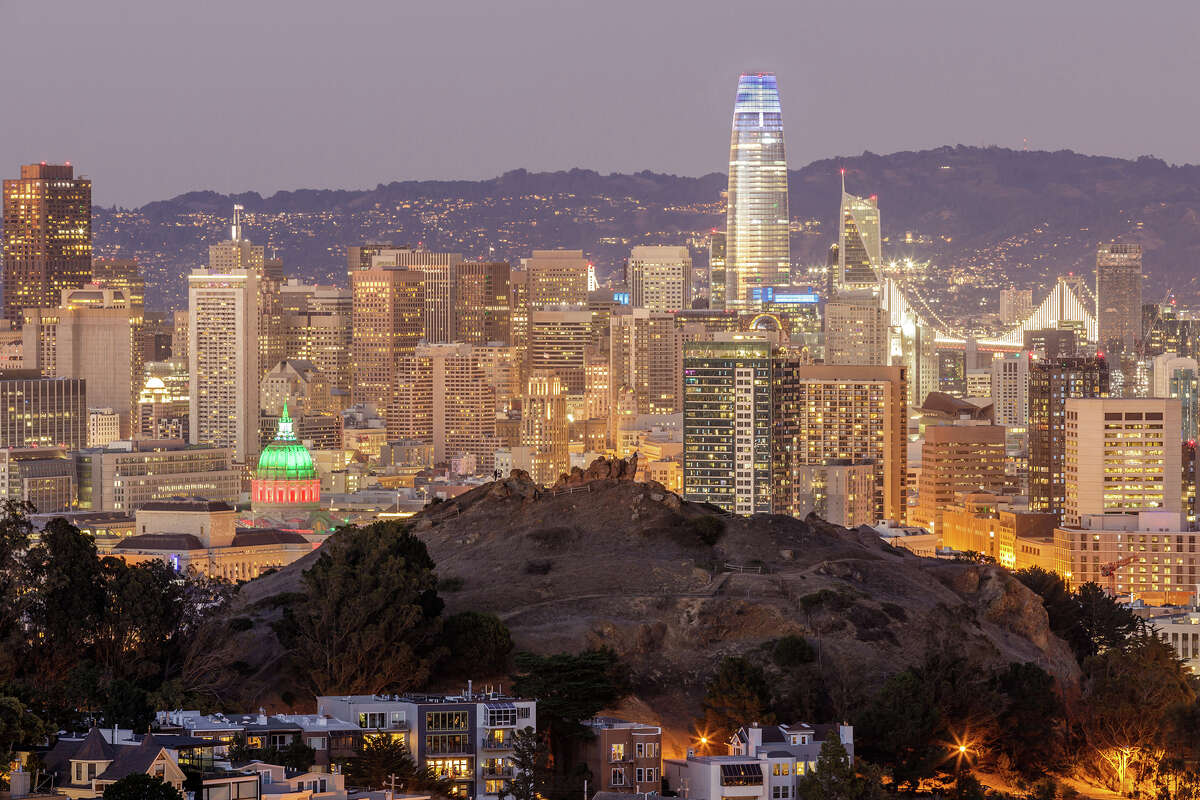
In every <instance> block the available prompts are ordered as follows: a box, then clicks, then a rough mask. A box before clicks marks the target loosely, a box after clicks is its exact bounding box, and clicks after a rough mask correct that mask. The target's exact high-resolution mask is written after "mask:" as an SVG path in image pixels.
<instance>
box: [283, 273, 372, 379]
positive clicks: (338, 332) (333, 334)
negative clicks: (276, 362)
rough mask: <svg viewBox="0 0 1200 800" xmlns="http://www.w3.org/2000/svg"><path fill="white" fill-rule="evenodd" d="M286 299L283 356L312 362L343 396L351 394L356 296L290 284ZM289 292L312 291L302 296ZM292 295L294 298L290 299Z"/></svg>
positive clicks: (334, 289)
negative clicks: (354, 301) (354, 304)
mask: <svg viewBox="0 0 1200 800" xmlns="http://www.w3.org/2000/svg"><path fill="white" fill-rule="evenodd" d="M288 284H289V285H288V286H285V287H284V291H283V292H282V293H281V295H282V297H283V298H284V301H283V302H284V316H283V331H284V357H285V358H289V359H300V360H304V361H310V362H312V364H313V366H315V367H316V368H317V369H318V370H320V372H321V374H322V375H324V376H325V377H326V378H327V379H328V380H329V385H330V388H331V389H332V390H336V393H337V394H338V395H339V396H340V397H343V398H345V397H347V396H348V395H349V394H350V389H351V385H352V383H353V379H352V377H351V363H352V356H351V354H352V352H353V348H354V328H353V319H354V311H353V296H352V294H351V292H350V290H348V289H342V288H340V287H337V286H307V287H306V286H303V285H302V284H299V283H298V282H296V281H294V280H293V281H289V282H288ZM289 289H291V290H296V289H309V290H311V292H309V293H304V294H301V293H299V292H297V291H292V292H289ZM289 294H292V295H293V296H292V297H291V298H289Z"/></svg>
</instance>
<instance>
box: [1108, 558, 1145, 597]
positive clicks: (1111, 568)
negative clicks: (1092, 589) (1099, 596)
mask: <svg viewBox="0 0 1200 800" xmlns="http://www.w3.org/2000/svg"><path fill="white" fill-rule="evenodd" d="M1136 560H1137V559H1136V558H1135V557H1134V556H1125V557H1124V558H1119V559H1117V560H1116V561H1113V562H1111V563H1109V564H1101V565H1100V574H1101V575H1103V576H1104V577H1105V578H1108V596H1109V597H1116V596H1117V571H1118V570H1120V569H1121V567H1127V566H1129V565H1130V564H1132V563H1133V562H1134V561H1136Z"/></svg>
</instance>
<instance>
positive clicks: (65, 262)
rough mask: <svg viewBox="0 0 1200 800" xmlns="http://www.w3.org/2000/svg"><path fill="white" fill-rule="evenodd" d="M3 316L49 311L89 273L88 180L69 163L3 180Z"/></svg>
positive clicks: (25, 168)
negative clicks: (38, 310) (46, 309)
mask: <svg viewBox="0 0 1200 800" xmlns="http://www.w3.org/2000/svg"><path fill="white" fill-rule="evenodd" d="M3 222H4V224H3V231H4V247H3V250H4V318H5V319H7V320H9V321H10V322H13V323H16V324H20V322H21V315H22V311H23V310H24V309H26V308H49V307H52V306H54V305H56V304H57V303H58V300H59V297H61V296H62V291H63V289H73V288H76V287H79V286H83V285H84V284H85V283H87V282H88V280H89V278H90V277H91V274H92V182H91V180H89V179H87V178H82V177H80V178H77V177H75V169H74V167H72V166H71V165H70V164H46V163H42V164H25V165H22V166H21V177H19V178H14V179H6V180H5V181H4V210H3Z"/></svg>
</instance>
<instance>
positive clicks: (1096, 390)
mask: <svg viewBox="0 0 1200 800" xmlns="http://www.w3.org/2000/svg"><path fill="white" fill-rule="evenodd" d="M1108 378H1109V374H1108V364H1107V362H1105V360H1104V359H1103V358H1058V359H1044V360H1038V361H1035V362H1034V363H1033V365H1032V366H1031V367H1030V370H1029V509H1030V510H1031V511H1041V512H1046V513H1051V514H1062V513H1063V508H1064V503H1065V501H1066V491H1067V488H1066V482H1065V478H1064V474H1063V459H1064V457H1065V452H1066V451H1065V446H1066V439H1067V398H1071V397H1107V396H1108V386H1109V383H1108Z"/></svg>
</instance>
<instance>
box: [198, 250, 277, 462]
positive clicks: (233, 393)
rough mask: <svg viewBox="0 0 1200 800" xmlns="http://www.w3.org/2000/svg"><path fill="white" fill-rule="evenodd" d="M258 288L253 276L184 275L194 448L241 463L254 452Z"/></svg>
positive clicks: (203, 272) (200, 272)
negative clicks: (224, 451)
mask: <svg viewBox="0 0 1200 800" xmlns="http://www.w3.org/2000/svg"><path fill="white" fill-rule="evenodd" d="M258 303H259V285H258V276H257V275H256V274H255V273H254V272H253V271H241V272H214V271H212V270H196V271H195V272H193V273H192V274H191V275H190V276H188V308H189V313H188V353H189V355H190V362H189V366H188V373H189V376H190V384H191V397H190V403H191V411H190V420H189V423H188V427H189V435H190V437H191V442H192V444H204V445H209V446H210V447H230V448H232V449H233V457H234V460H235V461H237V462H238V463H241V464H244V463H247V461H248V460H249V459H250V458H251V457H252V456H253V455H254V454H255V453H257V452H258V411H259V400H258V391H259V381H260V380H261V378H262V370H261V369H260V365H259V355H260V351H259V336H258V329H259V309H258Z"/></svg>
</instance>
